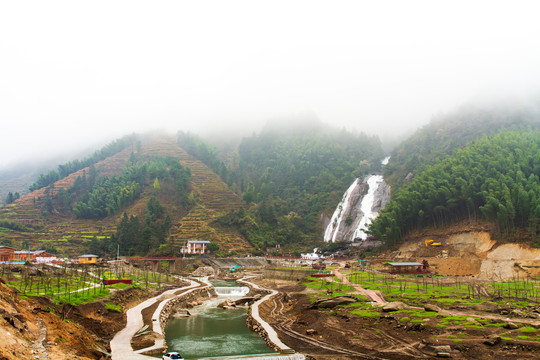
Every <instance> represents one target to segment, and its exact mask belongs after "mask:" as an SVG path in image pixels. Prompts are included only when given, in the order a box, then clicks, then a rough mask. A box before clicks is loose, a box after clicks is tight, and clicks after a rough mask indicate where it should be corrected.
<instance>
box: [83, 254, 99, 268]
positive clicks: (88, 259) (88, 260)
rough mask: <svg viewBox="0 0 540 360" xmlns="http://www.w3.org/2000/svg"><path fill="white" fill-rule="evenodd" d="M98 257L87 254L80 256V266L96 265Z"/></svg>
mask: <svg viewBox="0 0 540 360" xmlns="http://www.w3.org/2000/svg"><path fill="white" fill-rule="evenodd" d="M97 259H98V256H97V255H92V254H87V255H80V256H79V264H84V265H87V264H96V263H97Z"/></svg>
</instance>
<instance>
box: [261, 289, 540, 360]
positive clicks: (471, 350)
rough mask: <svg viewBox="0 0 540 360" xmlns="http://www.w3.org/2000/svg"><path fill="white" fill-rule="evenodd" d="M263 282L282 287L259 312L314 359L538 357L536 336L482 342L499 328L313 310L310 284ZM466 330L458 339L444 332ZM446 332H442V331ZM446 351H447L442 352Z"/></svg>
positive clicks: (285, 338) (289, 342) (292, 344)
mask: <svg viewBox="0 0 540 360" xmlns="http://www.w3.org/2000/svg"><path fill="white" fill-rule="evenodd" d="M258 283H259V285H261V286H263V287H267V288H273V289H275V290H278V291H280V294H279V295H278V296H276V297H274V298H273V300H271V301H267V302H266V303H265V304H264V306H262V307H261V315H262V317H263V319H265V320H266V321H267V322H268V323H269V324H270V325H272V326H273V327H274V328H275V329H276V331H277V332H278V334H279V336H280V338H281V339H282V341H283V342H284V343H286V344H287V345H288V346H290V347H291V348H293V349H295V350H296V351H298V352H300V353H304V354H306V355H308V356H310V357H312V358H313V359H316V360H318V359H335V360H340V359H343V360H345V359H431V358H435V357H437V353H446V352H447V350H450V352H449V353H448V355H449V357H451V358H453V359H538V358H539V357H540V344H539V343H538V342H534V341H519V342H514V341H501V342H500V343H498V344H496V345H494V346H490V345H487V344H484V341H485V340H486V338H487V337H488V336H489V335H492V334H496V333H501V332H502V331H501V330H504V329H501V328H491V327H485V328H484V329H469V328H467V329H465V328H462V327H448V328H439V327H436V326H433V325H430V322H429V319H426V320H427V321H425V322H423V323H422V324H419V323H413V324H411V323H404V322H402V321H400V320H399V319H400V317H403V314H395V313H381V316H380V317H376V318H366V317H360V316H357V315H352V314H350V313H349V310H350V309H347V308H341V307H339V308H334V309H331V310H327V309H320V310H315V309H309V308H308V306H309V305H310V304H311V302H310V300H309V298H310V293H311V290H310V289H306V288H305V287H304V286H302V285H300V284H299V283H297V282H290V281H279V280H259V281H258ZM456 333H461V334H463V333H467V336H466V338H462V339H459V342H456V341H453V340H450V339H447V338H446V337H445V336H444V335H447V334H456ZM441 335H443V336H441ZM439 356H444V354H439Z"/></svg>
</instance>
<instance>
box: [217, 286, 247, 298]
mask: <svg viewBox="0 0 540 360" xmlns="http://www.w3.org/2000/svg"><path fill="white" fill-rule="evenodd" d="M214 290H215V291H216V295H217V296H227V297H233V296H246V295H247V294H248V293H249V288H248V287H247V286H239V287H231V286H217V287H214Z"/></svg>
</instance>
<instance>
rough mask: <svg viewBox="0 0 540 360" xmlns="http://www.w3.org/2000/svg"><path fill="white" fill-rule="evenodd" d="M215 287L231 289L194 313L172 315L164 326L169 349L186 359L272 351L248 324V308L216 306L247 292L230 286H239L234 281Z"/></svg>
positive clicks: (196, 309)
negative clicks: (181, 315) (180, 315)
mask: <svg viewBox="0 0 540 360" xmlns="http://www.w3.org/2000/svg"><path fill="white" fill-rule="evenodd" d="M214 286H215V287H216V288H217V289H220V288H226V287H229V288H230V289H231V290H230V291H226V290H224V291H221V293H225V294H226V295H221V296H218V297H217V298H215V299H211V300H209V301H207V302H205V303H204V304H203V305H201V306H198V307H195V308H194V309H193V313H196V315H194V316H191V317H188V318H181V319H174V318H171V319H170V320H169V322H168V324H167V327H166V329H165V334H166V336H165V339H166V342H167V346H168V351H177V352H179V353H180V354H181V355H182V356H183V357H184V358H185V359H199V358H206V357H217V356H233V355H250V354H269V353H272V349H270V348H269V347H268V346H266V344H265V343H264V341H263V340H262V339H261V338H260V337H259V336H258V335H257V334H255V333H254V332H252V331H251V330H250V329H249V328H248V327H247V326H246V316H247V307H241V308H238V309H235V310H224V309H220V308H217V305H218V304H219V303H221V302H223V301H224V300H225V299H227V298H239V297H241V294H242V293H245V291H244V290H242V289H241V288H240V287H238V289H236V288H234V287H231V286H236V284H234V283H232V284H231V283H219V284H214ZM219 293H220V291H218V294H219Z"/></svg>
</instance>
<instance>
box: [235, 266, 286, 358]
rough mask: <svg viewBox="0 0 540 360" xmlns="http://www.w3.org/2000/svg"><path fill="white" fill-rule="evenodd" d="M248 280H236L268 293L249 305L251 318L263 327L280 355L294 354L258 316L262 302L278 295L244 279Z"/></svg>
mask: <svg viewBox="0 0 540 360" xmlns="http://www.w3.org/2000/svg"><path fill="white" fill-rule="evenodd" d="M253 277H254V276H253ZM249 278H251V277H248V278H244V279H242V280H238V282H241V283H246V284H249V285H251V286H253V287H254V288H255V289H258V290H265V291H270V294H267V295H266V296H263V297H262V299H260V300H258V301H256V302H255V303H254V304H253V305H251V316H253V318H254V319H255V320H257V322H258V323H259V324H260V325H261V326H262V327H263V329H264V330H265V331H266V333H267V334H268V340H270V342H272V343H273V344H274V345H275V346H276V347H277V348H278V349H279V352H280V353H282V354H291V353H294V352H295V351H294V350H293V349H291V348H290V347H289V346H287V345H285V344H284V343H283V342H282V341H281V340H280V339H279V337H278V335H277V333H276V331H275V330H274V328H272V327H271V326H270V324H268V323H267V322H266V321H264V320H263V319H262V318H261V316H260V314H259V305H260V304H262V303H263V302H265V301H266V300H269V299H270V298H271V297H272V296H274V295H276V294H278V292H277V291H275V290H270V289H262V288H261V287H259V286H258V285H257V284H254V283H252V282H249V281H247V280H246V279H249Z"/></svg>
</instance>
